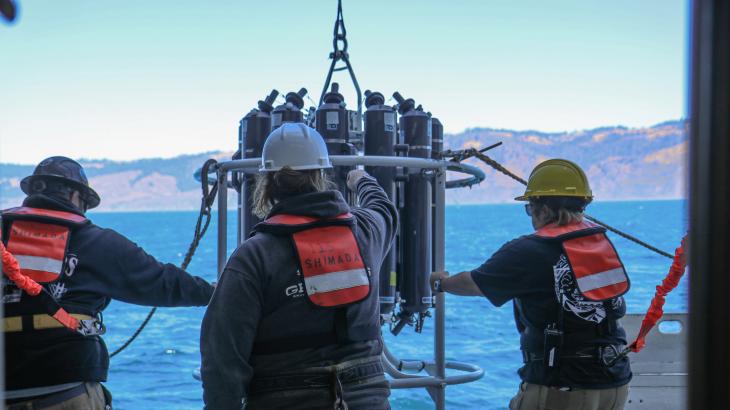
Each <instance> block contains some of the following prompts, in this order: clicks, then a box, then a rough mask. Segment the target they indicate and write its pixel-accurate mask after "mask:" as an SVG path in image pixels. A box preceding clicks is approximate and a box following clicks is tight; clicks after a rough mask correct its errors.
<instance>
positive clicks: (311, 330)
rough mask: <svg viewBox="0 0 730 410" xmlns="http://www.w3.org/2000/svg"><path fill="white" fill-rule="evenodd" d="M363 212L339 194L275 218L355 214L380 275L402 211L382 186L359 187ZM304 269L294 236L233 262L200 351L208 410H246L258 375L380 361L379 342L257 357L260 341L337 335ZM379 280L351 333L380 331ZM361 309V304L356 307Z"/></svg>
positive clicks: (294, 204)
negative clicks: (306, 287) (303, 286)
mask: <svg viewBox="0 0 730 410" xmlns="http://www.w3.org/2000/svg"><path fill="white" fill-rule="evenodd" d="M357 191H358V192H357V193H358V197H359V200H360V205H361V207H360V208H355V209H350V208H349V206H348V205H347V203H346V202H345V201H344V199H343V198H342V195H341V194H340V193H339V192H338V191H326V192H319V193H312V194H305V195H299V196H296V197H292V198H289V199H287V200H285V201H282V202H280V203H278V204H277V205H276V206H275V207H274V209H272V211H271V214H270V216H273V215H276V214H293V215H304V216H314V217H321V218H327V217H333V216H335V215H339V214H343V213H346V212H351V213H352V214H353V216H354V217H355V220H356V225H355V227H354V229H353V231H354V233H355V238H356V240H357V242H358V244H359V245H360V249H361V252H362V254H363V257H364V258H365V260H366V261H367V262H368V265H369V266H370V268H371V270H372V272H379V271H380V265H381V264H382V260H383V258H384V256H385V254H386V253H387V252H388V250H389V247H390V244H391V243H392V241H393V238H394V237H395V232H396V228H397V212H396V209H395V206H394V205H393V204H392V203H391V202H390V201H389V200H388V198H387V196H386V194H385V192H384V191H383V189H382V188H381V187H380V186H379V185H378V184H377V183H376V182H375V180H374V179H372V178H369V177H365V178H363V179H361V180H360V182H359V183H358V187H357ZM296 270H297V263H296V256H295V254H294V250H293V246H292V244H291V241H290V239H289V238H288V237H286V236H278V235H272V234H269V233H258V234H256V235H255V236H253V237H251V238H250V239H248V240H247V241H246V242H244V243H243V244H242V245H241V246H240V247H239V248H238V249H237V250H236V251H235V252H234V253H233V255H232V256H231V258H230V260H229V261H228V264H227V265H226V268H225V270H224V271H223V275H222V276H221V279H220V282H219V283H218V287H217V289H216V291H215V293H214V294H213V298H212V300H211V302H210V304H209V305H208V310H207V312H206V314H205V318H204V319H203V324H202V330H201V340H200V350H201V354H202V366H201V376H202V379H203V389H204V395H203V398H204V401H205V404H206V408H214V409H239V408H240V407H241V401H242V398H243V397H245V396H246V390H247V387H248V386H249V384H250V382H251V380H252V378H253V376H254V374H256V375H257V376H259V375H276V374H277V373H281V372H286V371H292V370H296V369H303V368H308V367H316V366H327V365H332V364H336V363H340V362H343V361H347V360H352V359H359V358H365V357H369V356H377V355H379V354H380V353H381V352H382V341H381V340H380V338H379V337H376V338H375V339H372V340H367V341H356V342H351V343H345V344H329V345H325V346H318V347H314V348H305V349H299V350H296V351H289V352H280V353H275V354H255V353H252V350H253V346H254V343H255V342H256V341H257V340H258V341H260V340H269V339H272V338H273V339H275V338H276V337H277V335H285V336H292V335H294V336H296V335H301V336H303V337H306V335H311V334H316V333H322V332H326V331H327V330H329V329H332V328H333V323H334V321H335V312H336V310H335V309H324V308H319V307H316V306H314V305H313V304H312V303H310V302H309V301H308V300H307V296H306V294H304V293H303V292H302V291H301V290H299V289H298V284H299V283H300V281H299V278H298V277H297V276H296ZM378 282H379V281H378V280H377V277H375V278H373V279H372V280H371V292H370V295H369V296H368V298H367V299H366V300H365V301H363V302H360V304H361V305H362V306H367V309H358V308H348V309H347V325H348V327H350V328H351V329H353V330H355V329H363V328H365V327H373V326H379V323H380V322H379V321H380V318H379V310H378V302H377V301H378V292H379V290H378ZM353 306H355V305H353Z"/></svg>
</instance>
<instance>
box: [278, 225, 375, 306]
mask: <svg viewBox="0 0 730 410" xmlns="http://www.w3.org/2000/svg"><path fill="white" fill-rule="evenodd" d="M351 218H352V215H351V214H349V213H346V214H341V215H337V216H336V217H334V218H327V219H320V218H314V217H308V216H300V215H286V214H279V215H275V216H273V217H271V218H269V219H267V220H266V221H265V222H264V223H265V224H267V225H288V226H301V225H309V224H316V223H321V222H324V223H326V222H327V221H328V220H331V221H342V220H348V219H351ZM291 237H292V240H293V242H294V247H295V248H296V252H297V257H298V259H299V266H300V268H301V273H302V280H303V282H304V289H305V291H306V293H307V297H308V298H309V300H310V301H311V302H312V303H314V304H315V305H317V306H322V307H339V306H346V305H349V304H352V303H356V302H359V301H361V300H363V299H365V298H367V296H368V295H369V294H370V272H369V269H368V268H367V267H366V266H365V262H364V261H363V258H362V254H361V253H360V248H359V247H358V244H357V240H356V239H355V234H354V233H353V232H352V228H350V227H349V226H342V225H331V226H317V227H313V228H309V229H305V230H302V231H299V232H294V233H292V234H291Z"/></svg>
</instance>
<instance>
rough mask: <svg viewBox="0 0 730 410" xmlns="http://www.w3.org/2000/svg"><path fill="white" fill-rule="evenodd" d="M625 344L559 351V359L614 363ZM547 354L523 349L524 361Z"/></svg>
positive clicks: (541, 358)
mask: <svg viewBox="0 0 730 410" xmlns="http://www.w3.org/2000/svg"><path fill="white" fill-rule="evenodd" d="M623 347H624V346H623V345H604V346H592V347H586V348H583V349H577V350H572V351H571V350H569V351H562V352H560V353H559V360H563V359H572V360H586V359H594V360H598V361H600V362H603V363H604V364H608V363H612V362H613V361H614V359H615V358H616V357H617V356H618V355H619V354H620V352H621V351H622V350H623ZM544 358H545V356H544V355H543V354H542V353H533V352H528V351H526V350H523V351H522V362H523V363H530V362H541V361H543V359H544Z"/></svg>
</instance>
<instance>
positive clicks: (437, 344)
mask: <svg viewBox="0 0 730 410" xmlns="http://www.w3.org/2000/svg"><path fill="white" fill-rule="evenodd" d="M433 185H434V186H433V189H434V191H435V198H434V199H435V201H434V202H435V203H434V206H435V207H434V210H435V212H434V213H433V216H434V220H433V253H434V254H433V265H434V266H433V269H434V271H442V270H444V269H445V249H444V246H445V243H446V237H445V227H446V212H445V205H446V170H445V169H439V170H437V171H436V178H435V179H434V184H433ZM435 299H436V300H435V305H436V318H435V324H434V325H435V330H434V344H433V347H434V362H435V363H434V364H435V373H436V374H435V376H436V378H438V379H440V380H445V378H446V297H445V295H444V294H443V293H438V294H436V295H435ZM434 401H435V404H436V409H437V410H443V409H444V408H445V406H446V383H443V384H442V385H441V386H440V387H437V388H435V389H434Z"/></svg>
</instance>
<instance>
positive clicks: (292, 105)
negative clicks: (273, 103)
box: [271, 88, 307, 131]
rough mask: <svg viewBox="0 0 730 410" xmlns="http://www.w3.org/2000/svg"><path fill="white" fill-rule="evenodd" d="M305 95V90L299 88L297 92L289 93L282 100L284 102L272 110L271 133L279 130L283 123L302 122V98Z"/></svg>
mask: <svg viewBox="0 0 730 410" xmlns="http://www.w3.org/2000/svg"><path fill="white" fill-rule="evenodd" d="M305 95H307V89H306V88H300V89H299V91H297V92H290V93H289V94H287V95H286V97H285V98H284V99H285V100H286V102H285V103H284V104H282V105H279V106H277V107H276V108H274V111H273V112H272V113H271V129H272V131H273V130H275V129H277V128H279V127H280V126H281V124H282V123H284V122H304V114H303V113H302V108H303V107H304V96H305Z"/></svg>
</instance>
